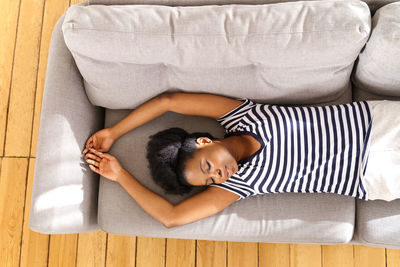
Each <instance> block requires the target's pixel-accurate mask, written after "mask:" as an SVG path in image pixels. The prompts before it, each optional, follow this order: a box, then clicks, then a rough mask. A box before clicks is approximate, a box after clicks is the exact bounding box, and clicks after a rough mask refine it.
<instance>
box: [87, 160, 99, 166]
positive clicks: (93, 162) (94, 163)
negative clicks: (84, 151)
mask: <svg viewBox="0 0 400 267" xmlns="http://www.w3.org/2000/svg"><path fill="white" fill-rule="evenodd" d="M86 162H87V163H89V164H92V165H94V166H96V167H98V166H99V163H98V162H97V161H95V160H92V159H87V160H86Z"/></svg>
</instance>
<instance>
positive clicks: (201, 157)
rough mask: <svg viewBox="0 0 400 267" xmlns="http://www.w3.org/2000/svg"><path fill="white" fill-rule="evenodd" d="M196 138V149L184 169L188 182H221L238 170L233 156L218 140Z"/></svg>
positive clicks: (205, 183)
mask: <svg viewBox="0 0 400 267" xmlns="http://www.w3.org/2000/svg"><path fill="white" fill-rule="evenodd" d="M197 140H198V142H199V144H198V143H197V144H196V146H197V150H196V152H195V153H194V157H193V158H191V159H189V160H187V162H186V166H185V171H184V175H185V177H186V179H187V182H188V183H189V184H191V185H197V186H201V185H209V184H212V183H216V184H221V183H223V182H225V181H226V180H228V178H229V177H230V176H232V175H233V174H234V173H235V172H237V171H238V165H237V162H236V160H235V158H234V157H233V155H232V154H231V153H230V152H229V150H228V149H227V148H226V147H225V146H224V145H222V144H221V143H220V141H211V140H210V139H209V138H207V137H201V138H198V139H197Z"/></svg>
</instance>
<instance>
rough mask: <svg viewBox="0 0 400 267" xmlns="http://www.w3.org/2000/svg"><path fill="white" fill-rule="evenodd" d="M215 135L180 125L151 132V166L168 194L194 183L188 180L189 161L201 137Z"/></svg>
mask: <svg viewBox="0 0 400 267" xmlns="http://www.w3.org/2000/svg"><path fill="white" fill-rule="evenodd" d="M203 136H204V137H208V138H210V139H214V137H213V136H212V135H211V134H209V133H200V132H196V133H191V134H189V133H188V132H186V131H185V130H183V129H181V128H176V127H175V128H170V129H166V130H163V131H160V132H158V133H156V134H154V135H152V136H150V140H149V142H148V144H147V155H146V158H147V160H148V163H149V164H148V166H149V169H150V172H151V176H152V178H153V180H154V181H155V183H156V184H158V185H159V186H161V187H162V188H163V189H164V191H165V192H166V193H168V194H180V195H183V194H186V193H188V192H190V191H191V190H192V189H193V187H195V186H193V185H191V184H189V183H188V182H187V181H186V177H185V175H184V169H185V165H186V161H187V160H188V159H190V158H193V156H194V152H195V151H196V139H197V138H198V137H203Z"/></svg>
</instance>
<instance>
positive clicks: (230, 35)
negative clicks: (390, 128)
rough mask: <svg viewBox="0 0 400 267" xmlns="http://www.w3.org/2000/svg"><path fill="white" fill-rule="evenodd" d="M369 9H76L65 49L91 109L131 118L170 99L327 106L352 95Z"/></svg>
mask: <svg viewBox="0 0 400 267" xmlns="http://www.w3.org/2000/svg"><path fill="white" fill-rule="evenodd" d="M370 20H371V19H370V11H369V9H368V6H367V4H366V3H364V2H362V1H336V0H334V1H301V2H288V3H277V4H261V5H240V4H230V5H205V6H183V7H182V6H177V7H171V6H162V5H121V6H119V5H109V6H103V5H89V6H72V7H70V8H69V9H68V11H67V12H66V18H65V21H64V23H63V33H64V38H65V42H66V44H67V46H68V48H69V49H70V51H71V53H72V55H73V57H74V59H75V61H76V64H77V66H78V68H79V70H80V72H81V74H82V76H83V78H84V84H85V88H86V92H87V95H88V97H89V100H90V101H91V103H93V104H94V105H98V106H103V107H106V108H110V109H131V108H135V107H137V106H138V105H140V104H142V103H144V102H145V101H147V100H149V99H150V98H152V97H154V96H155V95H158V94H160V93H162V92H165V91H185V92H205V91H207V92H208V91H210V90H212V91H213V92H214V93H215V94H220V95H225V96H236V97H238V98H239V97H240V98H244V97H249V98H252V99H254V100H256V101H270V102H274V103H286V104H291V103H296V104H302V103H304V104H306V103H321V102H327V101H332V100H334V99H337V98H338V97H340V96H341V95H342V94H343V93H344V91H345V90H350V89H351V86H350V74H351V71H352V68H353V64H354V61H355V60H356V58H357V56H358V54H359V52H360V50H361V49H362V47H363V46H364V44H365V42H366V41H367V39H368V36H369V33H370Z"/></svg>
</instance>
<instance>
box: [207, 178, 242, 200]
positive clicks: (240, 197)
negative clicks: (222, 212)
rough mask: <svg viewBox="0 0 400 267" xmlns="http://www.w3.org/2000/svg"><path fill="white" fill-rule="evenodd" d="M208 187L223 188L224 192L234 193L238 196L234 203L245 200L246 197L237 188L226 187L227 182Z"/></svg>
mask: <svg viewBox="0 0 400 267" xmlns="http://www.w3.org/2000/svg"><path fill="white" fill-rule="evenodd" d="M210 186H215V187H219V188H223V189H225V190H227V191H229V192H232V193H235V194H236V195H238V196H239V198H238V199H237V200H236V201H239V200H241V199H245V198H246V197H247V195H246V194H244V193H242V192H240V191H238V190H237V188H235V187H232V186H230V185H227V182H225V183H222V184H210Z"/></svg>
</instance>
